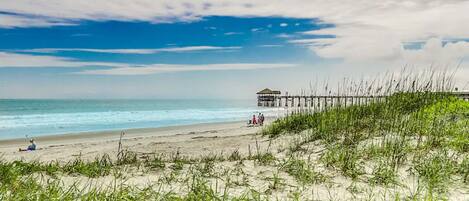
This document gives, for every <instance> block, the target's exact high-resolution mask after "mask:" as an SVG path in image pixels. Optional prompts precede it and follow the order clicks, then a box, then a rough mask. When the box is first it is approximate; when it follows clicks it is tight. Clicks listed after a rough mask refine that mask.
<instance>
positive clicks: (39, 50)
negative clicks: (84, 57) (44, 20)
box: [17, 46, 241, 54]
mask: <svg viewBox="0 0 469 201" xmlns="http://www.w3.org/2000/svg"><path fill="white" fill-rule="evenodd" d="M237 49H241V47H218V46H186V47H169V48H156V49H90V48H37V49H27V50H17V52H34V53H57V52H93V53H109V54H156V53H160V52H197V51H215V50H237Z"/></svg>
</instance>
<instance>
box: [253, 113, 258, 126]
mask: <svg viewBox="0 0 469 201" xmlns="http://www.w3.org/2000/svg"><path fill="white" fill-rule="evenodd" d="M252 124H253V125H256V124H257V121H256V115H252Z"/></svg>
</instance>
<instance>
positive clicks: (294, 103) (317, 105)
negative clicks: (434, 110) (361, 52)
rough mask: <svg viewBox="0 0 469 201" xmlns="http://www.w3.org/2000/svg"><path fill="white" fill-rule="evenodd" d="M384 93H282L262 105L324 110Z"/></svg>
mask: <svg viewBox="0 0 469 201" xmlns="http://www.w3.org/2000/svg"><path fill="white" fill-rule="evenodd" d="M451 93H452V94H454V95H455V96H457V97H459V98H461V99H463V100H466V101H469V92H451ZM387 97H388V96H384V95H375V96H373V95H319V96H315V95H310V96H307V95H301V96H295V95H283V96H282V95H280V96H275V97H273V99H270V100H268V102H265V103H261V104H260V105H262V106H266V107H285V108H296V109H305V110H308V111H322V110H324V109H327V108H330V107H347V106H351V105H366V104H368V103H376V102H381V101H385V100H386V98H387Z"/></svg>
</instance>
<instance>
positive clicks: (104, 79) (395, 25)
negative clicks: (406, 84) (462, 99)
mask: <svg viewBox="0 0 469 201" xmlns="http://www.w3.org/2000/svg"><path fill="white" fill-rule="evenodd" d="M467 10H469V1H457V0H408V1H398V0H381V1H372V0H355V1H351V0H334V1H326V0H289V1H281V0H269V1H267V0H250V1H247V0H246V1H245V0H237V1H224V0H204V1H198V0H191V1H180V0H172V1H158V0H134V1H123V0H122V1H120V0H119V1H115V0H114V1H110V0H92V1H91V0H80V1H76V0H15V1H0V98H59V99H62V98H63V99H68V98H83V99H87V98H91V99H96V98H126V99H128V98H162V99H171V98H198V99H199V98H209V99H218V98H221V99H224V98H229V99H233V98H236V99H252V98H255V92H256V91H259V90H261V89H263V88H266V87H269V88H272V89H278V90H281V91H282V92H285V91H288V92H289V93H291V94H294V93H302V91H307V90H309V88H310V86H311V83H317V82H321V83H323V82H338V81H339V80H341V79H343V78H352V79H353V78H363V77H373V76H377V75H382V74H383V73H386V72H399V71H400V70H402V68H407V69H411V70H422V69H427V68H432V69H438V70H439V69H456V75H455V79H456V83H457V87H458V88H460V89H463V90H464V89H469V84H468V80H469V79H468V78H469V62H468V58H469V26H467V25H468V24H467V23H468V22H469V14H468V13H467Z"/></svg>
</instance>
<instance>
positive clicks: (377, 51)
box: [0, 0, 469, 63]
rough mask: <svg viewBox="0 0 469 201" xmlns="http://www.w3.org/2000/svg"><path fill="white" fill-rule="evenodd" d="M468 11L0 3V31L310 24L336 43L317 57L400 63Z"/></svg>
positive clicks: (397, 5)
mask: <svg viewBox="0 0 469 201" xmlns="http://www.w3.org/2000/svg"><path fill="white" fill-rule="evenodd" d="M207 5H209V6H207ZM248 5H249V6H248ZM467 10H469V1H464V0H408V1H398V0H380V1H372V0H358V1H349V0H337V1H329V0H291V1H284V0H256V1H252V0H238V1H228V0H205V1H198V0H196V1H184V0H180V1H154V0H134V1H131V2H127V1H126V2H122V1H108V0H80V1H76V0H16V1H0V12H3V13H4V14H2V15H1V16H0V26H2V27H10V28H11V27H27V26H54V25H69V24H75V23H78V21H79V20H94V21H105V20H119V21H147V22H152V23H158V22H174V21H194V20H200V19H201V18H203V17H204V16H235V17H252V16H257V17H270V16H278V17H287V18H310V19H318V20H319V21H320V22H322V23H328V24H333V25H334V27H331V28H327V29H320V30H315V31H311V32H309V33H307V34H312V35H318V34H319V35H332V36H335V38H333V39H327V41H326V40H322V41H321V45H322V46H317V45H312V46H311V49H312V50H313V51H315V52H316V53H317V54H318V55H319V56H321V57H324V58H343V59H345V60H346V61H368V60H383V59H384V60H390V59H405V58H406V57H402V56H403V55H405V54H402V51H403V50H402V49H403V43H407V42H414V41H423V42H427V41H429V40H431V39H432V38H442V39H447V38H462V39H467V38H469V26H465V25H466V24H467V22H468V21H469V15H468V14H467ZM5 13H16V14H21V15H10V14H5ZM252 31H259V30H257V29H252ZM433 56H434V59H435V60H438V59H439V57H440V55H433ZM441 57H442V59H445V57H446V56H444V55H441ZM410 58H411V57H409V59H410ZM412 62H413V61H409V63H412Z"/></svg>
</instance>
